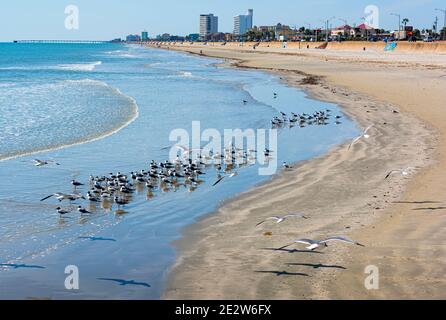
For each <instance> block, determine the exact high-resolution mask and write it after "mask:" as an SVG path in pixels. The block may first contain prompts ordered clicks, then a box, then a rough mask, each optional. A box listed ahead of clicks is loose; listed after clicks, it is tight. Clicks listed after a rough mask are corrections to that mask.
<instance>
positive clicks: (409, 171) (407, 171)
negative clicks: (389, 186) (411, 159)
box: [386, 167, 417, 179]
mask: <svg viewBox="0 0 446 320" xmlns="http://www.w3.org/2000/svg"><path fill="white" fill-rule="evenodd" d="M416 169H417V168H416V167H407V168H403V169H398V170H392V171H390V172H389V173H388V174H387V176H386V179H388V178H390V176H391V175H393V174H394V173H401V174H402V175H403V176H407V175H409V174H410V173H411V172H412V171H414V170H416Z"/></svg>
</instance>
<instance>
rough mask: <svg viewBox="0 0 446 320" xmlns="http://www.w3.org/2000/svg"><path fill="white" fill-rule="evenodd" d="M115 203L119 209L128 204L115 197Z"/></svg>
mask: <svg viewBox="0 0 446 320" xmlns="http://www.w3.org/2000/svg"><path fill="white" fill-rule="evenodd" d="M115 203H116V204H117V205H118V208H119V207H121V206H125V205H126V204H128V202H127V201H125V200H121V199H119V198H118V197H115Z"/></svg>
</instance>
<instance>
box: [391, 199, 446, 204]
mask: <svg viewBox="0 0 446 320" xmlns="http://www.w3.org/2000/svg"><path fill="white" fill-rule="evenodd" d="M392 203H400V204H434V203H441V202H440V201H429V200H426V201H393V202H392Z"/></svg>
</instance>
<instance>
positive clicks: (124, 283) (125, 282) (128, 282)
mask: <svg viewBox="0 0 446 320" xmlns="http://www.w3.org/2000/svg"><path fill="white" fill-rule="evenodd" d="M97 279H98V280H102V281H111V282H116V283H118V284H119V285H120V286H141V287H146V288H150V287H151V285H150V284H148V283H145V282H137V281H135V280H124V279H114V278H97Z"/></svg>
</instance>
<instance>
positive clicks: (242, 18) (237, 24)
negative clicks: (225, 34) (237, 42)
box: [234, 9, 254, 36]
mask: <svg viewBox="0 0 446 320" xmlns="http://www.w3.org/2000/svg"><path fill="white" fill-rule="evenodd" d="M253 15H254V10H252V9H249V10H248V14H246V15H239V16H236V17H234V34H235V35H237V36H241V35H244V34H245V33H246V31H248V30H249V29H252V20H253Z"/></svg>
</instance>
